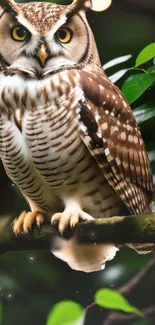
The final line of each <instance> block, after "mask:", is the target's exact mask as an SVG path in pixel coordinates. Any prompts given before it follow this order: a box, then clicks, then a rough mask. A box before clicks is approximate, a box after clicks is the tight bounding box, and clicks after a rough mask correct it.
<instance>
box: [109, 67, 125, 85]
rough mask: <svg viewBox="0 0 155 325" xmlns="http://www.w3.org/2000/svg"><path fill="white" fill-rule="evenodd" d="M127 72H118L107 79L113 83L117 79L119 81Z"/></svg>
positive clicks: (123, 70)
mask: <svg viewBox="0 0 155 325" xmlns="http://www.w3.org/2000/svg"><path fill="white" fill-rule="evenodd" d="M127 71H129V69H122V70H119V71H117V72H116V73H114V74H112V75H111V76H109V79H110V80H111V81H112V82H113V83H115V82H116V81H118V80H119V79H121V78H122V77H123V76H124V75H125V74H126V72H127Z"/></svg>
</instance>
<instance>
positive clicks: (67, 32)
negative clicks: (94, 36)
mask: <svg viewBox="0 0 155 325" xmlns="http://www.w3.org/2000/svg"><path fill="white" fill-rule="evenodd" d="M72 36H73V32H72V30H71V29H70V28H60V29H59V30H58V31H57V33H56V37H57V39H58V41H59V42H60V43H69V42H70V41H71V39H72Z"/></svg>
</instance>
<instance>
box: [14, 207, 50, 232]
mask: <svg viewBox="0 0 155 325" xmlns="http://www.w3.org/2000/svg"><path fill="white" fill-rule="evenodd" d="M44 220H45V215H44V214H43V213H42V212H40V211H33V212H28V213H27V212H25V211H23V212H22V213H21V214H20V216H19V218H18V219H15V221H14V223H13V231H14V233H15V235H16V236H17V235H19V234H20V233H21V231H22V230H23V231H24V232H25V233H28V232H29V231H30V230H31V227H32V225H33V223H34V222H36V224H37V225H38V227H40V225H41V224H42V223H43V222H44Z"/></svg>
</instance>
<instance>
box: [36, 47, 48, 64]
mask: <svg viewBox="0 0 155 325" xmlns="http://www.w3.org/2000/svg"><path fill="white" fill-rule="evenodd" d="M36 56H37V59H39V63H40V65H41V66H42V67H44V66H45V63H46V61H47V60H48V58H49V52H48V48H47V45H46V44H41V45H40V46H39V47H38V49H37V52H36Z"/></svg>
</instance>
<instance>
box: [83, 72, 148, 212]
mask: <svg viewBox="0 0 155 325" xmlns="http://www.w3.org/2000/svg"><path fill="white" fill-rule="evenodd" d="M80 82H81V87H82V89H83V93H84V96H83V99H82V100H81V101H80V134H81V138H82V140H83V142H84V143H85V145H86V146H87V147H88V149H89V151H90V153H91V154H92V156H93V157H94V159H95V160H96V162H97V164H98V166H99V167H100V169H101V171H102V172H103V174H104V176H105V178H106V179H107V180H108V182H109V184H110V185H111V186H112V187H113V189H114V190H115V192H116V193H117V194H118V195H119V197H120V198H121V199H122V201H123V202H124V204H125V205H126V206H127V208H128V209H129V211H130V213H131V214H142V213H143V212H144V211H146V210H147V208H148V207H149V203H150V202H151V200H152V199H153V178H152V171H151V167H150V163H149V159H148V155H147V153H146V150H145V145H144V143H143V140H142V137H141V133H140V131H139V129H138V126H137V123H136V121H135V118H134V116H133V113H132V111H131V109H130V107H129V105H128V104H127V102H126V100H125V99H124V97H123V95H122V93H121V91H120V90H119V89H118V88H117V87H116V86H115V85H113V84H112V83H111V81H110V80H109V79H108V78H107V77H106V76H105V75H104V74H103V72H97V73H89V72H84V71H83V72H80Z"/></svg>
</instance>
